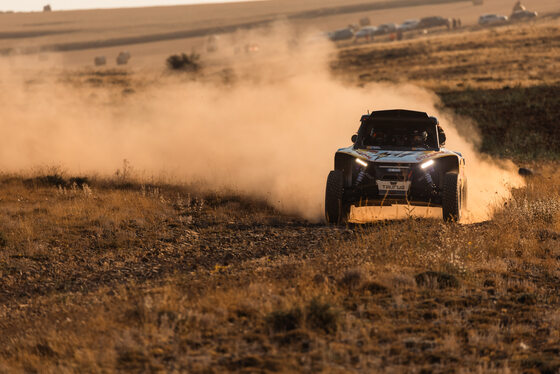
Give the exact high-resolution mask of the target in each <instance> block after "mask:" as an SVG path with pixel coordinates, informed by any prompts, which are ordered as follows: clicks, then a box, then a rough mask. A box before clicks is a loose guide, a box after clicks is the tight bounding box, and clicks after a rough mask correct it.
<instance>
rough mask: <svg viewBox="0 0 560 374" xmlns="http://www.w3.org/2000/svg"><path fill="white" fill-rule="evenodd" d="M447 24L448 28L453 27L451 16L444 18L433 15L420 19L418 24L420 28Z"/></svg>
mask: <svg viewBox="0 0 560 374" xmlns="http://www.w3.org/2000/svg"><path fill="white" fill-rule="evenodd" d="M440 26H445V27H447V28H450V27H451V20H450V19H449V18H443V17H439V16H432V17H424V18H422V19H420V22H418V25H417V26H416V27H417V28H419V29H429V28H432V27H440Z"/></svg>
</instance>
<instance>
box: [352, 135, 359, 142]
mask: <svg viewBox="0 0 560 374" xmlns="http://www.w3.org/2000/svg"><path fill="white" fill-rule="evenodd" d="M356 140H358V135H356V134H354V135H352V143H356Z"/></svg>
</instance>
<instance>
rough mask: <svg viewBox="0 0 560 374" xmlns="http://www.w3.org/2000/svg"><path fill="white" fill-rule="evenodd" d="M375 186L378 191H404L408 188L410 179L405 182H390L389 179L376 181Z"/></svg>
mask: <svg viewBox="0 0 560 374" xmlns="http://www.w3.org/2000/svg"><path fill="white" fill-rule="evenodd" d="M377 188H378V189H379V191H383V192H385V191H401V192H406V191H408V189H409V188H410V181H407V182H397V181H395V182H390V181H377Z"/></svg>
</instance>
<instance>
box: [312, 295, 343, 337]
mask: <svg viewBox="0 0 560 374" xmlns="http://www.w3.org/2000/svg"><path fill="white" fill-rule="evenodd" d="M306 312H307V316H306V322H307V325H308V326H309V327H310V328H313V329H317V330H323V331H324V332H326V333H332V332H336V330H337V328H338V317H339V314H338V313H337V311H335V310H334V309H333V307H332V306H331V304H329V303H326V302H322V301H321V300H319V299H318V298H313V299H312V300H311V302H310V303H309V305H308V306H307V308H306Z"/></svg>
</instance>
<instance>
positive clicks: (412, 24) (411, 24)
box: [397, 19, 420, 31]
mask: <svg viewBox="0 0 560 374" xmlns="http://www.w3.org/2000/svg"><path fill="white" fill-rule="evenodd" d="M419 23H420V21H419V20H417V19H407V20H406V21H404V22H403V23H402V24H400V25H399V27H397V30H400V31H409V30H414V29H415V28H417V27H418V24H419Z"/></svg>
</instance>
